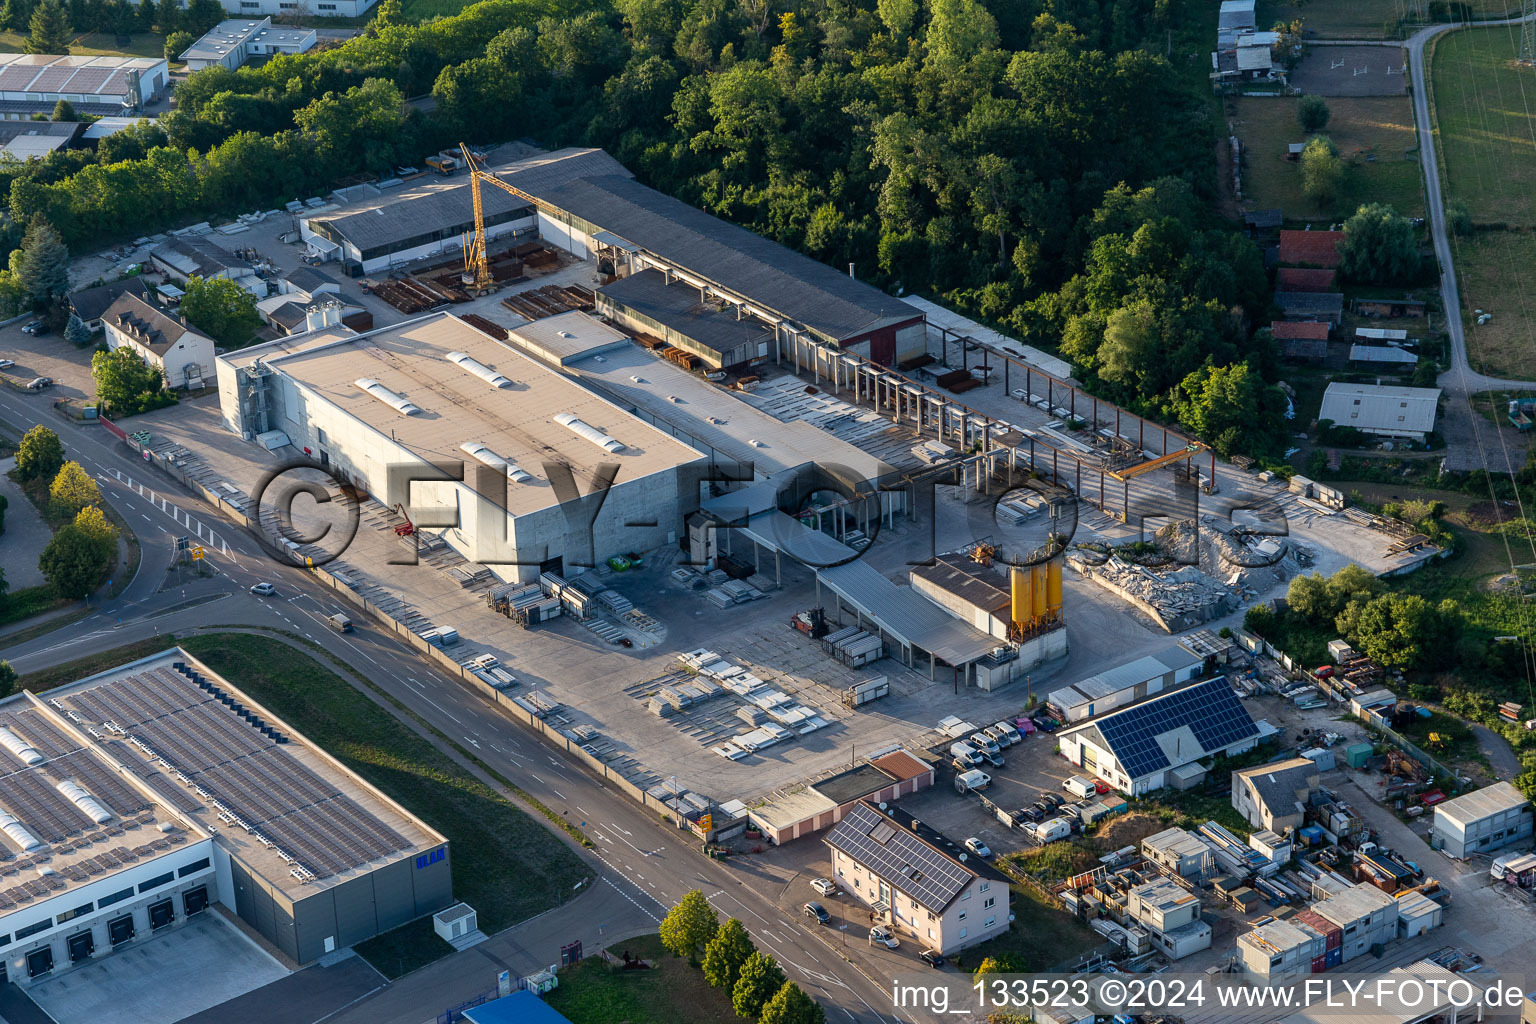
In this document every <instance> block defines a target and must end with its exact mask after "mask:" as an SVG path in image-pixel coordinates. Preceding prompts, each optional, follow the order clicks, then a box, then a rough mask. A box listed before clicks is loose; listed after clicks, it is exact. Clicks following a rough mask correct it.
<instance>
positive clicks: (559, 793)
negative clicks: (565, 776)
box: [549, 786, 565, 800]
mask: <svg viewBox="0 0 1536 1024" xmlns="http://www.w3.org/2000/svg"><path fill="white" fill-rule="evenodd" d="M549 791H550V792H551V793H553V794H555V796H557V797H559V798H560V799H561V800H564V799H565V794H564V793H562V792H560V791H559V790H558V789H556V788H555V787H554V786H550V787H549Z"/></svg>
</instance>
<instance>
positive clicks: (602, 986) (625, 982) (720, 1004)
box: [544, 935, 771, 1024]
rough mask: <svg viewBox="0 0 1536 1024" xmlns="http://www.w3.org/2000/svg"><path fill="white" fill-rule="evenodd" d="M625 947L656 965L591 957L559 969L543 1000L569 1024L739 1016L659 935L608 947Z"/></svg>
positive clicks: (674, 1022) (712, 1022) (668, 1022)
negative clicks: (626, 966)
mask: <svg viewBox="0 0 1536 1024" xmlns="http://www.w3.org/2000/svg"><path fill="white" fill-rule="evenodd" d="M626 950H628V951H629V952H630V953H632V954H634V955H635V956H638V957H640V958H641V959H642V960H649V961H651V963H652V964H653V965H654V966H653V967H652V968H651V969H650V970H648V971H626V970H623V969H621V968H618V967H614V966H613V965H612V964H609V963H608V962H606V961H605V960H603V959H602V958H600V957H595V956H589V957H587V958H586V959H585V960H583V961H581V963H579V964H577V965H576V966H575V967H572V968H569V969H567V970H563V971H561V972H560V987H559V988H557V989H555V990H554V991H553V992H549V993H547V994H546V995H545V996H544V1001H545V1002H547V1003H548V1004H549V1005H550V1006H551V1007H552V1008H553V1009H555V1010H557V1011H559V1012H560V1013H562V1014H564V1015H565V1016H566V1018H567V1019H569V1020H570V1021H571V1024H616V1022H618V1021H627V1022H628V1024H717V1022H719V1021H728V1020H737V1019H738V1018H737V1017H736V1014H735V1012H734V1011H733V1010H732V1009H731V1000H730V997H729V996H728V995H727V994H726V993H725V992H723V991H721V990H719V989H714V988H710V987H709V982H707V981H705V980H704V972H703V971H701V970H700V969H699V968H697V967H692V966H690V965H689V963H688V961H687V960H686V959H683V958H682V957H675V956H673V955H672V954H671V953H669V952H667V950H666V949H665V948H664V947H663V946H662V944H661V938H660V937H659V936H656V935H641V936H638V937H636V938H633V939H629V940H626V941H624V942H620V943H616V944H615V945H613V946H611V947H609V950H608V951H609V952H610V953H612V954H613V955H615V956H622V955H623V954H624V952H625V951H626ZM770 952H771V950H770Z"/></svg>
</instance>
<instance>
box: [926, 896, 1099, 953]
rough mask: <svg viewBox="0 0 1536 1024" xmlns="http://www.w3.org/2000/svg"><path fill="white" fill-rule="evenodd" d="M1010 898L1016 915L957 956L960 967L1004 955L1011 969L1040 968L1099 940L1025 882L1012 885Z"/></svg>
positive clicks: (1097, 942) (1082, 951) (1094, 934)
mask: <svg viewBox="0 0 1536 1024" xmlns="http://www.w3.org/2000/svg"><path fill="white" fill-rule="evenodd" d="M1010 900H1011V902H1010V904H1009V909H1010V910H1011V911H1013V913H1014V915H1015V916H1016V917H1017V918H1018V919H1017V920H1016V921H1014V923H1013V926H1012V927H1011V928H1009V929H1008V930H1007V931H1006V932H1004V933H1003V934H1001V935H999V936H998V937H997V938H995V939H988V940H987V941H986V942H983V943H982V944H981V945H979V946H973V947H972V948H970V949H967V950H966V951H965V952H964V953H962V954H961V955H960V956H959V957H957V958H956V962H957V963H958V964H959V965H960V967H961V969H962V970H966V971H974V970H975V969H976V968H977V967H978V966H980V964H981V962H982V961H983V960H985V959H986V958H987V957H1008V958H1010V959H1011V960H1012V961H1013V965H1014V969H1015V970H1018V971H1025V972H1029V971H1044V970H1046V969H1048V968H1050V967H1054V966H1055V965H1057V964H1061V963H1065V962H1067V961H1071V960H1075V959H1076V958H1077V957H1079V956H1081V955H1082V954H1084V953H1086V952H1088V951H1089V950H1090V949H1093V948H1094V947H1095V946H1097V945H1099V944H1100V942H1101V941H1102V940H1100V938H1099V935H1098V933H1097V932H1095V931H1094V930H1093V929H1092V928H1089V927H1088V926H1087V925H1086V924H1084V923H1083V922H1082V921H1079V920H1078V919H1077V918H1075V917H1073V916H1072V915H1071V914H1069V913H1067V912H1066V911H1065V910H1060V909H1058V908H1056V907H1053V906H1051V905H1050V904H1048V903H1045V902H1043V901H1042V900H1041V899H1040V897H1039V896H1036V895H1035V893H1034V891H1033V890H1031V889H1029V888H1027V887H1025V886H1022V885H1015V886H1012V895H1011V896H1010Z"/></svg>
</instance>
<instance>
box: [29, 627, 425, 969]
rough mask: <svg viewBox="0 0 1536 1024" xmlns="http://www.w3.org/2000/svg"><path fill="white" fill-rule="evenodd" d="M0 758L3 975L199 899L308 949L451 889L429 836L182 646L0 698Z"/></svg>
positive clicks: (76, 951)
mask: <svg viewBox="0 0 1536 1024" xmlns="http://www.w3.org/2000/svg"><path fill="white" fill-rule="evenodd" d="M0 771H3V772H4V774H5V784H4V785H3V786H0V868H3V871H4V875H5V877H3V878H0V956H3V963H4V971H3V972H0V973H3V975H4V976H6V977H8V978H9V980H11V981H13V982H16V983H18V984H22V985H25V984H28V983H29V982H32V981H36V980H39V979H42V978H45V977H49V976H52V975H55V974H57V973H59V972H61V971H64V970H68V969H69V968H70V967H71V966H72V965H77V964H83V963H85V962H88V961H90V960H93V959H96V958H99V957H103V956H107V955H110V954H111V953H113V952H115V951H117V950H119V949H125V948H131V947H132V946H133V945H134V944H135V943H137V942H142V941H144V940H147V939H149V938H150V937H151V936H153V935H157V934H160V933H161V932H163V931H166V930H168V929H174V928H176V927H178V926H180V925H181V924H183V923H185V922H186V920H187V919H188V918H190V917H194V916H196V915H197V914H199V913H202V912H203V911H205V910H206V909H207V907H208V906H209V905H210V904H213V903H221V904H223V905H224V906H225V907H226V908H228V909H229V910H230V911H232V912H233V913H235V914H237V915H238V916H239V917H240V918H241V920H243V921H244V922H246V924H248V925H249V926H250V928H251V929H252V930H253V931H255V932H256V933H258V934H260V935H261V936H262V938H264V939H265V940H266V941H267V942H269V943H271V944H272V945H273V946H274V947H276V948H277V949H278V950H280V951H281V952H282V953H283V954H284V955H286V956H287V957H289V958H290V959H292V960H294V961H297V962H299V963H308V962H310V961H312V960H315V959H317V958H319V957H321V956H323V955H324V954H326V953H329V952H332V951H334V950H337V949H340V948H342V947H344V946H350V945H353V944H355V943H358V942H361V941H363V940H364V939H368V938H372V937H373V936H374V935H377V934H379V933H380V932H383V931H387V930H389V929H391V928H394V927H397V926H398V925H401V924H404V923H406V922H407V921H410V920H413V919H415V918H417V917H420V916H422V915H424V914H428V913H431V912H432V911H434V910H437V909H439V908H441V907H443V906H445V905H447V904H448V903H450V902H452V885H451V880H450V876H449V858H448V846H447V842H446V840H444V839H443V837H442V836H440V835H438V834H437V833H436V832H433V831H432V830H431V829H429V828H428V827H427V826H426V825H424V824H422V823H421V822H420V821H418V820H417V819H416V818H414V817H412V816H411V815H410V814H409V813H408V812H407V811H405V810H404V809H403V808H401V807H400V806H399V805H398V804H396V803H394V802H393V801H391V800H390V799H389V798H388V797H386V796H384V795H383V794H382V793H380V792H378V791H377V790H375V789H374V788H373V787H371V786H369V785H368V784H367V783H365V782H363V781H362V780H361V779H359V778H357V777H356V776H354V775H353V774H352V773H351V772H349V771H348V770H347V769H346V768H344V767H343V766H342V765H341V764H340V763H339V762H337V761H335V760H334V759H332V758H331V757H330V756H329V755H327V754H325V753H324V752H322V751H320V750H319V749H317V748H315V747H313V746H311V745H310V744H309V743H308V742H307V741H306V740H305V739H304V738H303V737H301V736H299V735H298V734H296V733H295V732H294V731H293V730H292V729H291V728H289V727H288V726H287V725H286V724H285V723H284V722H282V721H281V720H279V719H277V718H276V717H275V716H273V715H272V714H271V713H270V712H268V711H267V710H266V709H264V708H262V707H261V706H260V705H258V704H256V703H254V702H252V701H251V700H250V698H249V697H247V696H246V695H245V694H243V693H241V692H240V691H238V690H236V689H234V688H233V687H231V686H230V685H229V684H228V683H227V682H226V681H224V680H223V679H221V678H220V677H219V676H218V675H216V674H215V673H213V672H212V671H210V670H209V669H208V668H207V667H206V666H204V665H202V664H201V663H200V662H198V661H197V660H196V659H194V658H192V657H191V656H189V655H188V654H186V653H185V652H184V651H182V650H180V649H179V648H173V649H171V650H168V651H164V652H162V653H160V654H156V655H152V656H150V657H148V658H143V659H140V660H138V661H134V662H131V663H129V664H127V665H123V666H120V667H118V668H115V669H111V670H109V671H106V672H103V673H100V674H98V675H95V676H91V677H90V678H87V679H83V680H81V681H79V682H76V683H73V684H70V685H68V686H64V687H59V688H57V689H54V690H50V691H48V694H47V698H46V699H44V698H42V697H39V696H36V695H35V694H32V693H30V692H26V691H23V692H21V693H17V694H15V695H13V696H11V697H9V698H7V699H6V700H4V701H0Z"/></svg>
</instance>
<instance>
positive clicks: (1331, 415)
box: [1317, 381, 1440, 442]
mask: <svg viewBox="0 0 1536 1024" xmlns="http://www.w3.org/2000/svg"><path fill="white" fill-rule="evenodd" d="M1439 403H1440V389H1439V388H1403V387H1393V386H1390V385H1383V384H1343V383H1340V382H1338V381H1335V382H1333V383H1332V384H1329V385H1328V390H1327V391H1325V392H1323V405H1322V408H1321V409H1320V410H1319V411H1318V414H1317V418H1318V419H1319V420H1332V421H1333V424H1334V426H1337V427H1354V428H1355V429H1356V430H1360V431H1364V432H1365V433H1367V434H1374V435H1376V436H1377V437H1390V438H1403V439H1405V440H1409V441H1418V442H1423V441H1424V439H1425V438H1426V437H1428V436H1429V433H1430V432H1431V431H1432V430H1434V429H1435V416H1436V415H1437V413H1438V411H1439Z"/></svg>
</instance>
